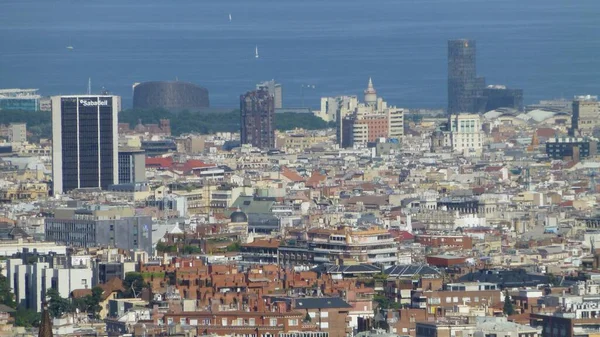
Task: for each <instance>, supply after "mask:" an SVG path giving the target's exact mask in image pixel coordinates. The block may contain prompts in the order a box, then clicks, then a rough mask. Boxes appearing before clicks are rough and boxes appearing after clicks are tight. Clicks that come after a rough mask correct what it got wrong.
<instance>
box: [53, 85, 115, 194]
mask: <svg viewBox="0 0 600 337" xmlns="http://www.w3.org/2000/svg"><path fill="white" fill-rule="evenodd" d="M120 102H121V98H120V97H119V96H104V95H102V96H97V95H91V96H88V95H85V96H52V183H53V190H54V193H55V194H62V193H66V192H68V191H71V190H74V189H78V188H102V189H106V188H108V186H109V185H112V184H117V183H118V182H119V180H118V161H117V159H118V144H119V138H118V124H117V123H118V112H119V110H120V106H121V103H120Z"/></svg>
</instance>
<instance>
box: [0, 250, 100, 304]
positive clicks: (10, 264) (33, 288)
mask: <svg viewBox="0 0 600 337" xmlns="http://www.w3.org/2000/svg"><path fill="white" fill-rule="evenodd" d="M6 269H7V270H6V271H7V278H8V280H9V284H10V287H11V288H12V289H13V292H14V294H15V297H16V298H15V300H16V302H17V303H18V304H19V305H24V306H25V307H26V308H29V309H32V310H36V311H38V312H40V311H41V310H42V302H43V301H45V299H46V293H47V291H48V289H51V288H52V289H56V290H57V291H58V293H59V294H60V296H61V297H63V298H69V296H70V294H71V292H72V291H73V290H75V289H86V288H87V289H91V288H92V278H93V270H92V268H91V266H85V265H84V266H78V267H77V268H50V264H49V263H47V262H36V263H34V264H28V265H25V264H23V261H22V260H21V259H9V260H8V261H7V263H6ZM15 281H16V282H15Z"/></svg>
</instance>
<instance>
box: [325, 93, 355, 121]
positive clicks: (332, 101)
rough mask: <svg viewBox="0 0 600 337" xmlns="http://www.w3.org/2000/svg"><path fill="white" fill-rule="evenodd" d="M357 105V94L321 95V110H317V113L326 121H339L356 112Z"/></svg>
mask: <svg viewBox="0 0 600 337" xmlns="http://www.w3.org/2000/svg"><path fill="white" fill-rule="evenodd" d="M357 106H358V97H357V96H336V97H321V110H318V111H315V115H316V116H317V117H320V118H321V119H323V120H324V121H326V122H337V121H338V120H341V119H343V118H344V117H346V116H348V115H349V114H350V113H352V112H354V110H355V109H356V107H357Z"/></svg>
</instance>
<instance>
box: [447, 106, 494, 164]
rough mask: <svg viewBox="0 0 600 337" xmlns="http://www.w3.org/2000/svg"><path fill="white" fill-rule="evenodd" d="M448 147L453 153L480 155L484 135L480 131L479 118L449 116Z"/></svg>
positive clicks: (475, 115) (460, 115) (468, 115)
mask: <svg viewBox="0 0 600 337" xmlns="http://www.w3.org/2000/svg"><path fill="white" fill-rule="evenodd" d="M449 126H450V143H451V144H450V146H451V147H452V150H453V151H454V152H460V153H463V154H468V153H473V152H474V153H481V150H482V149H483V145H484V143H485V133H484V132H483V131H482V129H481V116H480V115H477V114H459V115H450V118H449Z"/></svg>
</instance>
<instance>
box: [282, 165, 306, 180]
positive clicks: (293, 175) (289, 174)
mask: <svg viewBox="0 0 600 337" xmlns="http://www.w3.org/2000/svg"><path fill="white" fill-rule="evenodd" d="M281 174H282V175H283V176H284V177H286V178H288V179H289V180H291V181H293V182H295V183H299V182H302V181H304V178H302V177H301V176H300V175H299V174H298V172H296V171H294V170H291V169H289V168H287V167H285V166H284V167H282V169H281Z"/></svg>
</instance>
